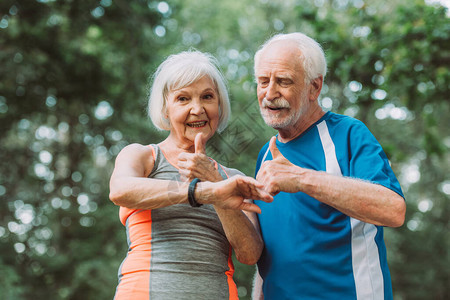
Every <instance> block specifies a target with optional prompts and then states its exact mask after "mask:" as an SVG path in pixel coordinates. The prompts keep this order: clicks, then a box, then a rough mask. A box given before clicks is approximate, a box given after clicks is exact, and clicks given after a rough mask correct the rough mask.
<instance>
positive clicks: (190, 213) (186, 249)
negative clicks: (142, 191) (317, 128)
mask: <svg viewBox="0 0 450 300" xmlns="http://www.w3.org/2000/svg"><path fill="white" fill-rule="evenodd" d="M151 147H152V148H153V153H154V157H155V166H154V168H153V171H152V172H151V174H150V175H149V177H151V178H155V179H164V180H174V181H175V182H173V184H174V186H173V187H174V188H176V185H177V183H176V181H179V173H178V170H177V168H175V167H174V166H173V165H172V164H170V162H169V161H167V159H166V158H165V157H164V155H163V153H162V152H161V150H160V149H159V147H158V146H157V145H151ZM218 169H219V172H220V173H221V175H222V176H223V177H224V178H226V177H227V174H229V175H230V176H233V175H236V174H241V173H240V172H239V171H237V170H234V169H228V168H223V167H222V166H218ZM225 170H226V171H225ZM120 220H121V222H122V223H123V224H124V225H125V226H126V231H127V240H128V245H129V250H128V254H127V257H126V258H125V259H124V261H123V262H122V264H121V266H120V269H119V284H118V286H117V290H116V295H115V297H114V299H115V300H123V299H133V300H141V299H142V300H143V299H238V295H237V288H236V285H235V283H234V281H233V273H234V266H233V262H232V260H231V253H232V249H231V246H230V244H229V242H228V240H227V238H226V236H225V233H224V231H223V228H222V224H221V223H220V221H219V218H218V216H217V214H216V212H215V210H214V208H213V206H212V205H203V206H201V207H198V208H193V207H191V206H190V205H189V204H176V205H171V206H167V207H163V208H158V209H152V210H133V209H128V208H124V207H121V208H120Z"/></svg>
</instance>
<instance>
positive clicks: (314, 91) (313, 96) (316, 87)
mask: <svg viewBox="0 0 450 300" xmlns="http://www.w3.org/2000/svg"><path fill="white" fill-rule="evenodd" d="M322 85H323V76H322V75H320V76H319V77H317V78H315V79H313V80H311V83H310V84H309V100H311V101H315V100H317V98H319V95H320V92H321V91H322Z"/></svg>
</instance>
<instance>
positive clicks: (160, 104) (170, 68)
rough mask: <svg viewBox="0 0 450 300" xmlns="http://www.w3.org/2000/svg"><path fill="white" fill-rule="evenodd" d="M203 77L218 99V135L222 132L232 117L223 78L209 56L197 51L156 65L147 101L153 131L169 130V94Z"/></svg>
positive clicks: (214, 61)
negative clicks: (167, 104) (155, 129)
mask: <svg viewBox="0 0 450 300" xmlns="http://www.w3.org/2000/svg"><path fill="white" fill-rule="evenodd" d="M204 76H208V77H209V78H210V79H211V80H212V81H213V83H214V85H215V87H216V90H217V93H218V96H219V124H218V128H217V131H218V132H221V131H222V130H224V129H225V127H226V126H227V123H228V120H229V118H230V115H231V109H230V100H229V97H228V91H227V86H226V82H225V78H224V77H223V75H222V73H221V72H220V70H219V64H218V61H217V59H215V58H214V57H213V56H212V55H210V54H209V53H203V52H200V51H197V50H189V51H184V52H181V53H178V54H173V55H170V56H169V57H168V58H167V59H166V60H165V61H164V62H162V63H161V64H160V65H159V67H158V69H157V70H156V72H155V74H154V75H153V84H152V87H151V89H150V97H149V101H148V115H149V117H150V119H151V120H152V123H153V125H155V127H156V128H158V129H159V130H170V122H169V119H168V118H167V108H166V102H167V97H168V94H169V92H170V91H174V90H178V89H181V88H184V87H187V86H189V85H191V84H192V83H194V82H196V81H198V80H199V79H201V78H202V77H204Z"/></svg>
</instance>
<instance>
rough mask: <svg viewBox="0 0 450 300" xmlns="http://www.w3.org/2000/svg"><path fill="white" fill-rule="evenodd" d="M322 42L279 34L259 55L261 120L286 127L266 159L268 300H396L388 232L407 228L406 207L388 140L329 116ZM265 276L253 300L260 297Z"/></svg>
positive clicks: (263, 266)
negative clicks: (384, 143) (323, 99)
mask: <svg viewBox="0 0 450 300" xmlns="http://www.w3.org/2000/svg"><path fill="white" fill-rule="evenodd" d="M326 68H327V67H326V61H325V56H324V53H323V50H322V48H321V47H320V45H319V44H318V43H317V42H316V41H314V40H313V39H311V38H309V37H308V36H306V35H304V34H301V33H292V34H286V35H284V34H282V35H276V36H274V37H273V38H272V39H270V40H269V41H267V42H266V43H265V44H264V45H263V46H262V47H261V48H260V50H259V51H258V52H257V53H256V55H255V77H256V80H257V93H258V101H259V105H260V110H261V114H262V116H263V118H264V121H265V122H266V123H267V125H269V126H271V127H273V128H275V129H276V130H278V135H277V136H276V137H272V139H271V140H270V142H268V143H267V144H266V145H265V146H264V147H263V148H262V149H261V152H260V154H259V157H258V162H257V167H256V172H257V179H258V180H259V181H261V182H263V183H264V184H265V187H266V190H268V191H269V192H270V193H271V194H272V195H276V196H275V197H274V201H273V203H262V202H261V201H256V202H257V204H258V206H259V207H260V208H261V210H262V213H261V214H260V215H259V216H258V218H259V223H260V226H261V232H262V236H263V239H264V243H265V249H264V251H263V254H262V256H261V258H260V260H259V262H258V270H259V274H260V275H261V277H262V280H263V282H262V290H263V294H264V296H265V298H266V299H346V300H348V299H392V286H391V279H390V275H389V269H388V266H387V260H386V249H385V244H384V241H383V226H390V227H398V226H401V225H402V224H403V222H404V216H405V209H406V208H405V207H406V206H405V201H404V197H403V194H402V191H401V188H400V185H399V183H398V181H397V179H396V178H395V175H394V173H393V171H392V169H391V167H390V166H389V161H388V159H387V157H386V155H385V153H384V152H383V149H382V148H381V146H380V144H379V143H378V142H377V140H376V139H375V137H374V136H373V135H372V134H371V133H370V131H369V130H368V129H367V127H366V126H365V125H364V124H363V123H362V122H360V121H358V120H355V119H353V118H350V117H346V116H342V115H338V114H335V113H332V112H324V111H323V110H322V108H321V107H320V106H319V103H318V97H319V94H320V91H321V89H322V84H323V80H324V77H325V74H326ZM258 279H259V283H261V280H260V279H261V278H257V280H256V282H255V290H254V297H255V298H260V299H262V297H263V295H262V294H261V295H260V294H259V293H258V292H259V291H260V290H259V288H258Z"/></svg>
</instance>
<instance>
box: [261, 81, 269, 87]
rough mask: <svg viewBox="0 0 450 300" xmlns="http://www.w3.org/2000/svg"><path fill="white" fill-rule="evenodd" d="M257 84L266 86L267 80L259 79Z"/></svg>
mask: <svg viewBox="0 0 450 300" xmlns="http://www.w3.org/2000/svg"><path fill="white" fill-rule="evenodd" d="M258 84H259V85H260V86H267V85H268V84H269V80H259V81H258Z"/></svg>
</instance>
